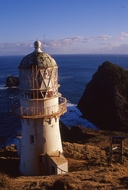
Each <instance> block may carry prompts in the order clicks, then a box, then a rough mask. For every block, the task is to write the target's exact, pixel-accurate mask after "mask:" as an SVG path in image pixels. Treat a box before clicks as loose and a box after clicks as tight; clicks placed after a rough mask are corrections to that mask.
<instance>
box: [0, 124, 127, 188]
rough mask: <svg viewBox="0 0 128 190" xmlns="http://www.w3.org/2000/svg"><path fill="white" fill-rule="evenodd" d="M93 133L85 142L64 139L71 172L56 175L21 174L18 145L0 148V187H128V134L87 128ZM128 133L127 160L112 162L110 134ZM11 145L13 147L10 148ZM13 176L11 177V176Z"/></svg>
mask: <svg viewBox="0 0 128 190" xmlns="http://www.w3.org/2000/svg"><path fill="white" fill-rule="evenodd" d="M84 133H86V135H88V136H90V138H88V139H87V140H86V139H85V140H82V141H81V142H79V143H78V142H74V143H70V142H63V149H64V155H65V157H66V158H67V160H68V162H69V172H68V173H67V174H63V175H54V176H53V175H52V176H34V177H31V176H21V175H20V174H19V172H18V165H19V158H18V157H17V154H16V150H15V148H14V147H11V148H10V147H8V148H7V150H6V152H3V150H1V152H0V170H1V172H2V174H1V175H0V189H13V190H20V189H22V190H29V189H34V190H52V189H54V190H86V189H87V190H99V189H100V190H104V189H107V190H110V189H111V190H117V189H121V190H123V189H128V134H125V133H121V132H110V131H102V130H92V129H86V128H85V130H84ZM112 135H114V136H115V135H116V136H125V137H126V138H125V140H124V155H123V161H124V163H123V164H120V163H118V161H116V160H115V158H113V162H112V164H111V165H110V164H109V162H108V157H109V152H108V151H109V145H110V136H112ZM9 148H10V149H9ZM8 176H10V177H8Z"/></svg>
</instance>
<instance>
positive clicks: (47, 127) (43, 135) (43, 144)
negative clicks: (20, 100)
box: [20, 118, 62, 175]
mask: <svg viewBox="0 0 128 190" xmlns="http://www.w3.org/2000/svg"><path fill="white" fill-rule="evenodd" d="M31 135H32V136H34V143H31V142H30V136H31ZM57 150H58V151H60V152H62V143H61V138H60V131H59V118H57V119H56V121H55V119H54V118H53V119H51V121H49V119H47V120H46V121H43V119H38V120H32V119H22V140H21V157H20V171H21V172H22V173H23V174H24V175H40V167H39V154H46V153H51V152H55V151H57Z"/></svg>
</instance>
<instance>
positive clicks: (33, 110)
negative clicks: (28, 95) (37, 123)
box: [12, 97, 67, 118]
mask: <svg viewBox="0 0 128 190" xmlns="http://www.w3.org/2000/svg"><path fill="white" fill-rule="evenodd" d="M38 102H39V101H38ZM66 102H67V101H66V98H63V97H59V104H58V110H57V111H54V110H55V109H56V105H54V106H50V107H47V108H43V107H40V106H37V107H32V106H31V107H27V106H26V107H23V106H21V105H20V101H19V100H15V101H13V103H12V111H13V113H15V114H16V115H18V116H20V117H23V118H44V117H52V116H57V115H62V114H64V113H65V112H66V111H67V108H66ZM51 110H53V111H51Z"/></svg>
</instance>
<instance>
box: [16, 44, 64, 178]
mask: <svg viewBox="0 0 128 190" xmlns="http://www.w3.org/2000/svg"><path fill="white" fill-rule="evenodd" d="M34 46H35V51H34V52H32V53H31V54H29V55H27V56H25V57H24V58H23V60H22V61H21V63H20V66H19V78H20V98H19V99H20V103H19V104H18V103H17V104H15V105H14V109H13V110H14V112H15V113H16V114H17V115H19V116H20V118H21V123H22V138H21V139H19V143H18V145H17V148H18V154H19V156H20V171H21V173H22V174H23V175H50V174H61V173H65V172H67V171H68V162H67V160H66V159H65V157H64V156H63V154H62V153H63V149H62V143H61V137H60V130H59V118H60V115H62V114H64V113H65V112H66V99H65V98H63V97H61V94H60V93H59V92H58V87H59V84H58V66H57V64H56V62H55V60H54V59H53V58H52V57H51V56H50V55H48V54H46V53H44V52H42V51H41V49H40V47H41V42H40V41H38V40H37V41H35V42H34Z"/></svg>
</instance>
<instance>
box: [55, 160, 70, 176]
mask: <svg viewBox="0 0 128 190" xmlns="http://www.w3.org/2000/svg"><path fill="white" fill-rule="evenodd" d="M66 172H68V161H67V162H65V163H63V164H61V165H58V167H57V174H64V173H66Z"/></svg>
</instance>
